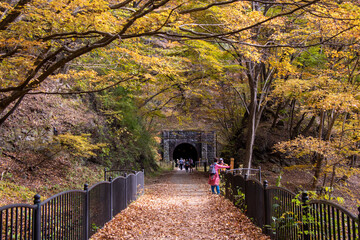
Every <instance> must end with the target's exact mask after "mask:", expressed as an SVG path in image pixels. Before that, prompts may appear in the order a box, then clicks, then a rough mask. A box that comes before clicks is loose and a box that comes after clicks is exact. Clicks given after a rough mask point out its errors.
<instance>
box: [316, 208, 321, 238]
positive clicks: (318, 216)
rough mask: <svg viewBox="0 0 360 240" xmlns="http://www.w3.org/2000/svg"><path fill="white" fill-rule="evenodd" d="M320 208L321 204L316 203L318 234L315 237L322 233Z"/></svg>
mask: <svg viewBox="0 0 360 240" xmlns="http://www.w3.org/2000/svg"><path fill="white" fill-rule="evenodd" d="M319 208H320V204H319V203H316V235H315V238H317V236H319V233H320V223H321V220H320V212H319Z"/></svg>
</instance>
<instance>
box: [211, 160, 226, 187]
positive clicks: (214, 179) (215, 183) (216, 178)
mask: <svg viewBox="0 0 360 240" xmlns="http://www.w3.org/2000/svg"><path fill="white" fill-rule="evenodd" d="M217 162H218V159H217V158H215V159H214V163H213V164H214V167H215V174H214V175H210V176H209V180H208V183H209V184H210V185H211V192H212V193H213V194H215V189H216V194H220V187H219V185H220V176H219V169H221V168H230V166H224V165H221V164H217Z"/></svg>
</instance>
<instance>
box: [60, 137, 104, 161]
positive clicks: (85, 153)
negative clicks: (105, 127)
mask: <svg viewBox="0 0 360 240" xmlns="http://www.w3.org/2000/svg"><path fill="white" fill-rule="evenodd" d="M89 136H90V134H81V135H72V134H70V133H65V134H61V135H58V136H55V137H54V140H56V141H57V142H60V143H61V144H62V146H64V147H66V148H67V149H69V150H70V153H71V154H72V155H73V156H78V157H91V156H96V154H95V153H94V152H93V151H94V150H99V149H101V148H103V147H105V146H106V145H107V144H105V143H97V144H92V143H90V142H89Z"/></svg>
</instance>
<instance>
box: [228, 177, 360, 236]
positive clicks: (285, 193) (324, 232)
mask: <svg viewBox="0 0 360 240" xmlns="http://www.w3.org/2000/svg"><path fill="white" fill-rule="evenodd" d="M224 181H225V197H226V198H228V199H230V200H231V201H233V203H234V204H235V205H236V206H238V207H239V208H242V209H243V210H244V212H245V213H246V215H247V216H248V217H249V218H251V219H252V220H253V222H254V223H255V224H256V225H257V226H259V227H260V228H262V229H263V230H264V232H265V233H267V234H268V235H270V236H271V238H272V239H279V240H299V239H300V240H318V239H326V240H327V239H349V240H355V239H356V240H359V239H360V223H359V219H360V207H359V209H358V211H359V214H358V216H355V215H353V214H352V213H350V212H349V211H347V210H346V209H344V208H343V207H341V206H339V205H337V204H335V203H332V202H329V201H322V200H321V201H320V200H311V201H309V198H308V195H307V193H306V192H304V193H302V195H301V198H299V196H298V195H296V194H295V193H293V192H291V191H289V190H287V189H285V188H281V187H270V186H268V184H267V181H264V183H263V184H262V183H261V182H260V181H258V180H257V179H247V178H246V177H244V176H242V175H234V174H232V173H230V172H228V173H226V174H225V175H224Z"/></svg>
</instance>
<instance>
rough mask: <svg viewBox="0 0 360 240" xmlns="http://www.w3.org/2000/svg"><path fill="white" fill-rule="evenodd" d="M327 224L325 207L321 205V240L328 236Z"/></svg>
mask: <svg viewBox="0 0 360 240" xmlns="http://www.w3.org/2000/svg"><path fill="white" fill-rule="evenodd" d="M325 223H326V214H325V208H324V205H323V204H322V203H321V239H322V240H324V238H325V237H326V236H327V233H326V225H325Z"/></svg>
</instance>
